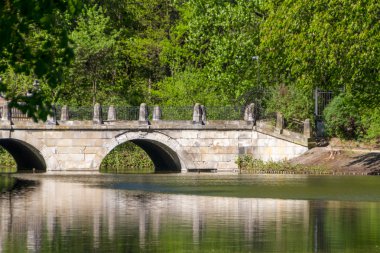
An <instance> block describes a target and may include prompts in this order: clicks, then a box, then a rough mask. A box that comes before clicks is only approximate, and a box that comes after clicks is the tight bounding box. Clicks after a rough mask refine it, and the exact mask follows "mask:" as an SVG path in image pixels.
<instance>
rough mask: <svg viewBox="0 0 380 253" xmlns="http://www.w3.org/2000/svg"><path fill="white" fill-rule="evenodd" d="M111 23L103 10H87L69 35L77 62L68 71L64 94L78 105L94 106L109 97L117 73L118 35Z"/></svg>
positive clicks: (94, 8) (97, 8) (85, 9)
mask: <svg viewBox="0 0 380 253" xmlns="http://www.w3.org/2000/svg"><path fill="white" fill-rule="evenodd" d="M109 23H110V18H109V17H106V16H105V14H104V11H103V9H102V8H101V7H98V6H97V5H94V6H92V7H88V8H87V7H86V8H84V10H83V12H82V14H81V15H80V16H79V18H78V20H77V22H76V28H75V29H74V31H73V32H72V33H71V34H70V39H71V40H72V41H73V48H74V53H75V60H74V62H73V63H72V66H71V68H70V70H69V78H68V81H69V83H67V84H66V87H65V92H67V93H69V94H72V95H71V96H72V97H73V98H74V99H75V100H76V103H84V104H87V105H88V104H91V102H92V104H95V102H97V100H98V99H99V100H100V101H99V102H102V101H103V100H105V98H106V97H107V95H108V94H107V88H109V87H108V86H111V85H112V82H111V83H108V81H109V80H110V79H111V78H112V75H113V74H114V73H113V69H115V61H114V59H115V58H114V55H115V47H116V45H115V44H116V41H117V37H118V35H119V34H118V33H117V32H116V31H115V30H113V29H110V27H109ZM112 88H115V87H112ZM101 92H103V93H102V94H99V93H101Z"/></svg>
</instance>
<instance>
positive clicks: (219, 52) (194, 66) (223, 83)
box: [160, 0, 262, 105]
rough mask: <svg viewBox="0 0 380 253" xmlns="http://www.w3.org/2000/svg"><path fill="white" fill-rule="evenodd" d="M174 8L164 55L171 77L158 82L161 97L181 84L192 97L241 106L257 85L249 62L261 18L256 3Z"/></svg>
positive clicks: (254, 65) (253, 65) (191, 2)
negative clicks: (176, 16)
mask: <svg viewBox="0 0 380 253" xmlns="http://www.w3.org/2000/svg"><path fill="white" fill-rule="evenodd" d="M177 8H178V9H179V10H180V17H181V19H180V22H178V24H177V25H176V26H175V27H174V29H172V31H171V33H170V35H171V43H172V45H171V47H168V48H167V50H166V52H165V54H164V56H163V58H165V60H166V61H167V62H169V63H170V68H171V74H172V75H173V77H171V78H169V79H166V80H165V81H163V82H162V84H161V86H160V88H161V89H163V90H162V91H161V94H162V97H165V94H167V93H168V92H170V89H175V88H176V86H174V87H171V85H180V86H184V87H178V89H179V90H186V89H188V90H192V91H195V93H193V94H191V93H190V96H193V98H195V97H199V96H200V94H202V95H203V96H204V97H205V99H206V100H207V101H208V102H209V103H212V104H219V105H222V104H235V103H244V101H242V100H241V98H242V96H244V95H245V94H246V93H247V92H249V90H250V89H251V88H252V87H255V86H256V87H257V86H259V83H258V82H259V78H258V76H257V74H258V67H259V66H258V64H257V62H255V61H254V60H253V57H254V56H256V55H257V52H256V48H257V46H258V44H259V37H258V35H259V24H260V21H261V18H262V17H261V16H260V15H261V14H260V12H259V11H258V10H259V7H258V4H257V3H256V2H255V1H243V0H238V1H227V0H226V1H217V0H215V1H207V3H206V2H204V1H197V0H189V1H185V2H184V3H181V4H179V5H178V6H177ZM191 72H192V73H193V74H192V75H190V74H189V73H191ZM173 80H174V82H173ZM179 80H181V81H179ZM185 99H188V97H186V98H185Z"/></svg>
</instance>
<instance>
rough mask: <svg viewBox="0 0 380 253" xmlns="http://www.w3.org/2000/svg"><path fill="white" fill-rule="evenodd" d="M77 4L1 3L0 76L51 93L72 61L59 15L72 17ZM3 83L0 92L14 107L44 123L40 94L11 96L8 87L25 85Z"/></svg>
mask: <svg viewBox="0 0 380 253" xmlns="http://www.w3.org/2000/svg"><path fill="white" fill-rule="evenodd" d="M76 3H77V1H76V0H70V1H54V2H52V1H47V0H42V1H39V2H38V3H37V2H31V1H3V2H2V3H1V4H0V27H1V29H0V37H1V38H2V39H1V41H0V55H1V58H2V59H1V61H0V73H1V75H7V74H6V73H7V72H8V73H9V72H13V73H15V74H16V75H25V76H28V77H29V78H30V79H40V80H41V81H43V82H45V83H46V84H47V85H48V86H49V87H50V88H51V89H54V88H55V87H57V85H59V84H60V83H61V81H62V78H63V69H64V67H65V66H67V65H68V64H69V61H70V59H71V58H72V51H71V50H70V48H69V46H68V36H67V27H66V26H65V24H64V19H63V15H62V13H63V12H64V11H67V10H68V11H70V12H71V13H72V14H74V13H75V11H76V7H77V4H76ZM4 73H5V74H4ZM5 80H6V82H4V83H3V84H2V85H0V91H3V92H5V94H6V96H7V98H8V99H10V100H12V101H13V106H16V107H19V108H20V109H21V110H22V111H23V112H28V114H29V115H31V116H32V117H33V118H34V119H35V120H37V119H38V118H43V119H46V116H47V113H48V112H49V110H50V106H49V99H47V98H48V96H45V95H44V94H43V93H40V94H36V95H35V96H25V93H24V94H18V93H13V92H12V91H13V89H12V88H11V87H10V86H18V85H20V84H21V85H22V86H23V85H25V83H24V82H22V83H18V82H15V80H14V79H9V78H5ZM31 84H32V83H29V85H31ZM20 102H21V103H20ZM22 102H26V104H25V103H22Z"/></svg>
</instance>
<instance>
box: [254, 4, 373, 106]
mask: <svg viewBox="0 0 380 253" xmlns="http://www.w3.org/2000/svg"><path fill="white" fill-rule="evenodd" d="M264 5H265V6H266V10H267V11H266V13H265V15H266V16H267V18H266V19H265V21H264V23H263V24H262V26H261V32H260V56H262V61H261V63H262V65H261V66H262V72H263V75H262V76H263V81H264V82H265V84H266V85H267V86H274V85H279V84H285V85H287V86H295V87H296V89H299V90H303V91H304V92H306V93H308V94H309V99H310V100H311V99H312V90H313V89H314V88H317V87H319V88H323V89H328V90H334V91H340V90H342V89H344V90H345V91H346V92H347V93H351V94H353V96H354V98H355V99H356V100H358V105H359V106H364V107H374V106H377V105H378V104H379V103H380V95H379V89H380V82H379V68H380V65H379V64H380V60H379V59H380V58H379V55H380V43H379V41H380V23H379V22H378V20H379V16H378V14H379V12H380V4H379V2H378V1H375V0H370V1H354V0H317V1H312V2H305V1H302V0H291V1H274V0H273V1H268V2H266V3H264ZM305 108H306V107H305ZM283 110H286V108H283Z"/></svg>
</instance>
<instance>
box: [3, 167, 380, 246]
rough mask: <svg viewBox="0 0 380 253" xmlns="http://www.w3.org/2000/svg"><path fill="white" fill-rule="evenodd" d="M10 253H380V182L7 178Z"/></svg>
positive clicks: (192, 177) (6, 224) (183, 177)
mask: <svg viewBox="0 0 380 253" xmlns="http://www.w3.org/2000/svg"><path fill="white" fill-rule="evenodd" d="M0 190H1V193H0V252H1V253H3V252H12V253H13V252H69V253H75V252H363V253H364V252H365V253H368V252H380V177H371V176H306V175H217V174H210V175H202V174H200V175H198V174H151V175H72V176H53V175H46V174H45V175H44V174H15V175H13V176H5V177H0Z"/></svg>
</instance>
